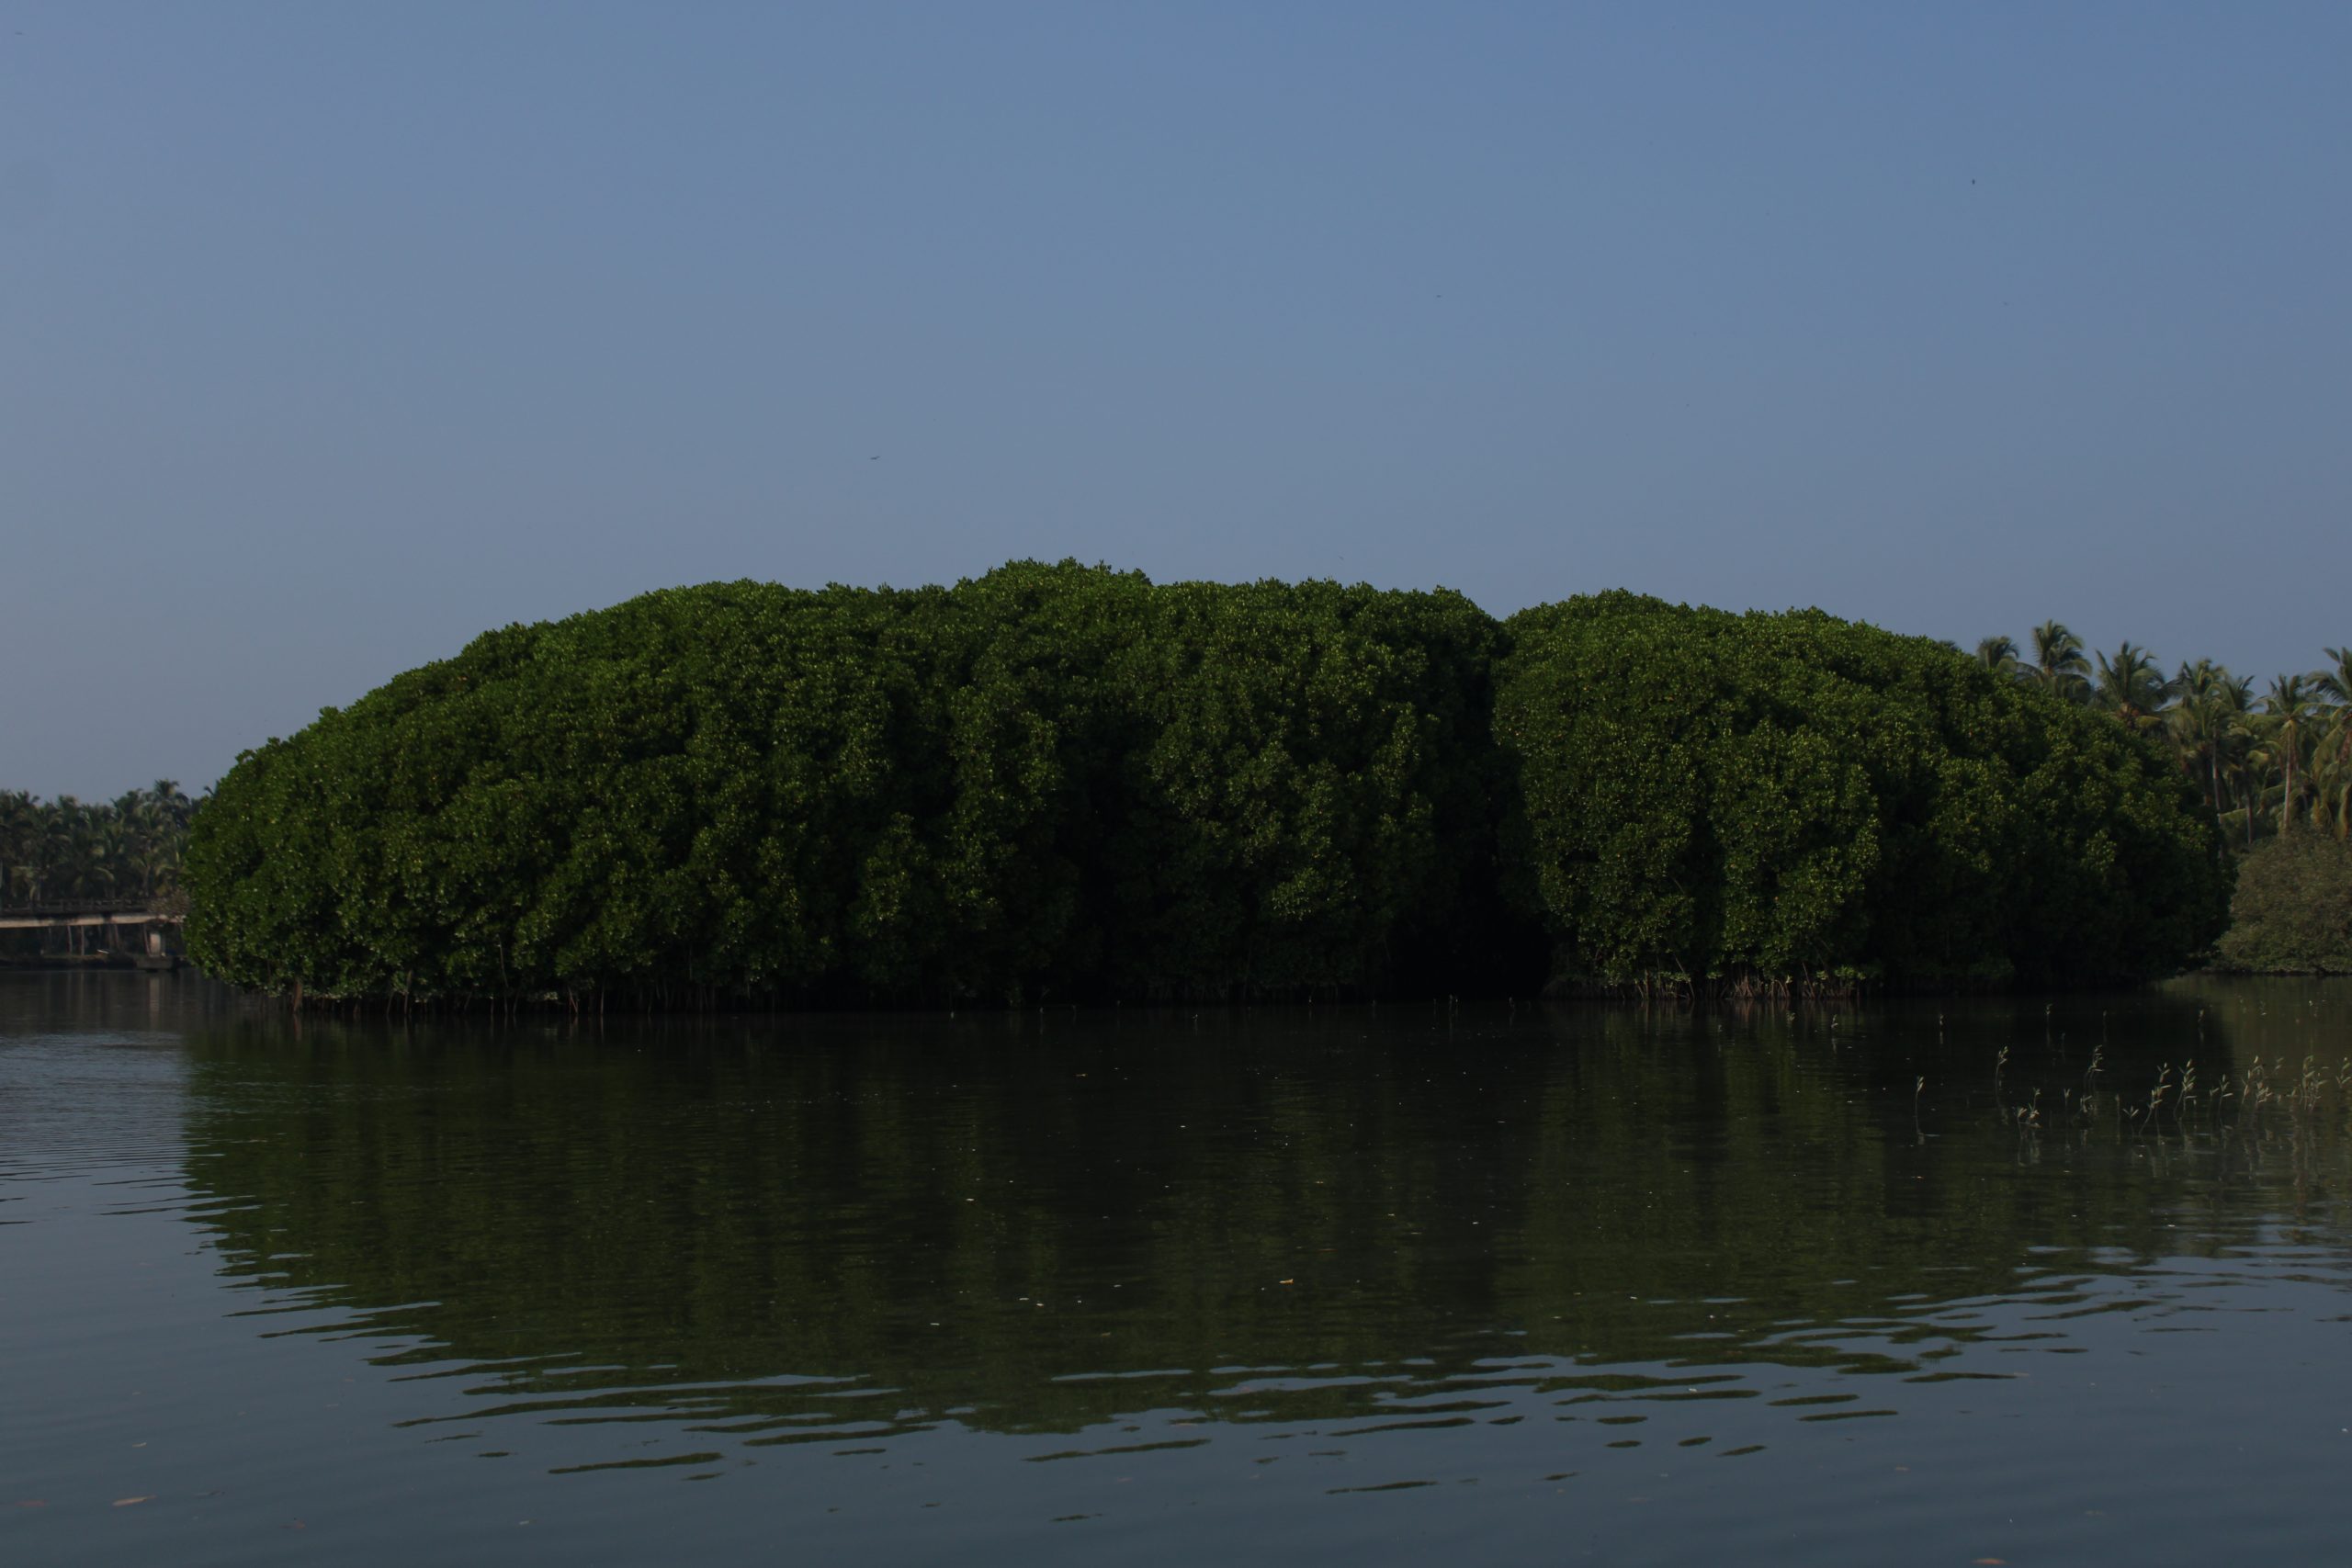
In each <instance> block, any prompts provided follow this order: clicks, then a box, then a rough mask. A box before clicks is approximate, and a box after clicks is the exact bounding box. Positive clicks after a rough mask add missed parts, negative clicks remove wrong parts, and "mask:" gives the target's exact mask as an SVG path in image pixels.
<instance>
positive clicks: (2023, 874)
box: [1496, 593, 2227, 984]
mask: <svg viewBox="0 0 2352 1568" xmlns="http://www.w3.org/2000/svg"><path fill="white" fill-rule="evenodd" d="M1508 630H1509V632H1510V636H1511V637H1512V638H1513V643H1514V646H1513V649H1512V651H1511V653H1510V657H1509V658H1508V659H1507V660H1506V661H1505V663H1504V665H1503V667H1502V671H1501V673H1500V675H1499V678H1498V703H1497V716H1496V725H1497V731H1498V735H1499V736H1500V737H1501V739H1502V741H1503V744H1504V746H1505V748H1506V750H1508V751H1509V752H1510V755H1511V757H1512V759H1513V761H1514V763H1515V773H1516V776H1517V777H1518V779H1519V780H1520V781H1521V787H1522V790H1523V795H1524V814H1525V815H1524V822H1523V827H1522V829H1521V832H1520V834H1519V845H1518V848H1519V852H1518V854H1517V855H1516V856H1515V857H1514V858H1515V859H1516V860H1517V861H1518V862H1519V863H1520V865H1521V887H1520V892H1521V897H1522V898H1523V899H1524V900H1525V901H1526V902H1527V904H1528V905H1529V906H1531V907H1532V908H1536V909H1538V910H1540V911H1541V913H1542V914H1543V916H1544V919H1546V920H1547V921H1548V923H1549V924H1550V927H1551V929H1552V931H1553V932H1554V934H1555V937H1556V939H1557V941H1558V942H1559V953H1560V964H1561V967H1562V969H1563V970H1564V972H1565V973H1566V975H1567V976H1570V977H1573V978H1579V979H1584V980H1589V981H1592V982H1598V983H1602V984H1623V983H1627V982H1632V981H1638V980H1641V979H1643V978H1644V977H1645V976H1661V975H1663V976H1674V977H1675V978H1676V979H1677V980H1678V981H1682V982H1690V981H1700V980H1714V981H1718V982H1721V981H1732V982H1737V981H1740V980H1744V979H1746V980H1757V981H1761V982H1764V983H1768V984H1779V983H1786V982H1802V981H1804V980H1805V979H1808V978H1811V979H1821V978H1825V977H1826V978H1840V977H1848V978H1849V977H1856V976H1874V977H1883V978H1884V979H1887V980H1891V981H1897V982H1904V983H1915V984H1917V983H1929V984H1932V983H1948V982H1952V981H1961V980H2008V979H2016V980H2022V981H2027V982H2030V983H2070V982H2086V981H2109V980H2123V979H2131V978H2138V977H2144V976H2154V975H2161V974H2165V973H2169V972H2171V971H2172V970H2174V969H2177V967H2179V966H2180V965H2181V964H2183V963H2184V962H2186V961H2187V960H2188V957H2189V956H2190V955H2191V954H2193V953H2197V952H2198V951H2199V949H2201V948H2202V947H2203V946H2204V945H2205V944H2206V943H2207V942H2210V941H2211V939H2212V937H2213V935H2214V934H2215V933H2216V931H2219V929H2220V925H2221V919H2222V908H2223V903H2224V900H2225V898H2226V897H2227V883H2226V874H2225V871H2224V869H2223V867H2222V864H2221V863H2220V858H2219V855H2218V852H2217V845H2216V843H2215V835H2214V831H2213V829H2212V827H2211V822H2210V819H2208V818H2206V817H2205V816H2204V815H2203V814H2202V812H2201V810H2200V808H2199V803H2198V801H2197V800H2196V798H2195V796H2194V795H2193V793H2191V792H2190V791H2189V790H2188V787H2187V786H2186V785H2185V784H2183V783H2182V782H2181V781H2180V780H2179V778H2178V777H2177V774H2176V773H2175V772H2174V771H2173V770H2172V768H2171V766H2170V764H2169V763H2168V762H2167V761H2166V760H2165V758H2163V757H2162V756H2161V755H2159V754H2158V753H2157V752H2156V751H2155V750H2154V749H2153V748H2152V747H2150V746H2149V745H2147V744H2146V743H2143V741H2141V740H2139V739H2135V738H2134V737H2133V736H2132V735H2131V734H2130V733H2128V732H2127V731H2125V730H2124V729H2123V728H2120V727H2119V726H2117V725H2115V724H2113V723H2112V722H2110V721H2109V720H2107V719H2105V718H2103V717H2101V716H2098V715H2097V714H2094V713H2090V712H2086V711H2084V710H2082V709H2080V708H2078V707H2076V706H2075V705H2072V704H2071V703H2070V702H2069V701H2067V700H2066V699H2065V698H2064V697H2062V696H2059V695H2057V694H2054V693H2052V694H2045V693H2044V692H2042V691H2041V690H2038V689H2035V688H2030V687H2027V686H2024V685H2020V684H2019V683H2018V682H2015V681H2013V680H2009V679H2006V678H2004V677H2003V676H2002V675H2001V674H2000V673H1999V672H1997V671H1996V670H1995V669H1992V668H1988V667H1987V665H1986V663H1985V660H1983V659H1982V658H1970V657H1968V656H1966V655H1962V654H1959V653H1956V652H1954V651H1953V650H1952V649H1950V648H1948V647H1946V646H1944V645H1941V644H1938V643H1934V642H1930V641H1928V640H1927V639H1925V638H1917V637H1897V636H1894V635H1892V634H1889V633H1886V632H1883V631H1880V630H1878V629H1876V628H1874V627H1871V626H1858V625H1854V624H1851V623H1848V622H1841V621H1838V620H1836V619H1834V618H1832V617H1830V616H1828V615H1822V614H1820V613H1819V612H1817V611H1807V612H1795V613H1790V614H1786V615H1762V614H1754V615H1731V614H1726V613H1724V612H1722V611H1715V610H1693V609H1689V608H1685V607H1680V606H1676V605H1669V604H1664V603H1661V602H1660V601H1657V600H1655V599H1647V598H1643V597H1640V596H1637V595H1634V594H1630V593H1608V594H1602V595H1600V596H1597V597H1593V598H1583V599H1572V600H1569V601H1567V602H1566V603H1565V604H1551V605H1544V606H1542V607H1539V608H1537V609H1532V610H1529V611H1525V612H1523V613H1521V615H1517V616H1515V617H1513V618H1512V620H1511V621H1510V623H1509V625H1508ZM2077 657H2079V656H2077Z"/></svg>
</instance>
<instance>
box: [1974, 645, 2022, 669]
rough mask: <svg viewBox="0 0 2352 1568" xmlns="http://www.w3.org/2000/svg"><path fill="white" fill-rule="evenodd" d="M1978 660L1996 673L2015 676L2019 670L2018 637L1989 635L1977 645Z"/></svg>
mask: <svg viewBox="0 0 2352 1568" xmlns="http://www.w3.org/2000/svg"><path fill="white" fill-rule="evenodd" d="M1976 662H1977V663H1979V664H1982V665H1983V666H1985V669H1987V670H1990V671H1993V672H1994V673H1995V674H1996V675H2007V676H2010V677H2012V678H2014V677H2015V676H2016V674H2017V672H2018V644H2017V638H2015V637H1986V638H1985V639H1984V640H1983V641H1981V642H1979V643H1978V644H1977V645H1976Z"/></svg>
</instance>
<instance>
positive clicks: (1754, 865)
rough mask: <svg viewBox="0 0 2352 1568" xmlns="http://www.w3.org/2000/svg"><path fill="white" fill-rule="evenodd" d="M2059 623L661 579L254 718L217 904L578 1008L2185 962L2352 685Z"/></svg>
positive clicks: (1389, 598) (1522, 985)
mask: <svg viewBox="0 0 2352 1568" xmlns="http://www.w3.org/2000/svg"><path fill="white" fill-rule="evenodd" d="M2044 632H2045V633H2048V634H2052V635H2049V636H2047V637H2038V638H2037V653H2038V654H2039V655H2040V657H2039V658H2038V659H2036V660H2030V661H2029V660H2023V659H2020V658H2019V657H2018V655H2017V654H2016V652H2015V650H2014V649H2008V648H2007V647H2006V646H2005V645H2001V644H1999V643H1998V639H1996V642H1995V643H1991V644H1988V645H1987V646H1986V647H1985V649H1980V650H1979V652H1978V654H1977V655H1976V656H1974V657H1971V656H1970V655H1968V654H1965V653H1963V652H1962V651H1961V650H1959V649H1955V648H1953V647H1951V645H1948V644H1943V643H1939V642H1936V641H1933V640H1930V639H1927V638H1922V637H1904V636H1899V635H1896V634H1893V633H1889V632H1886V631H1883V630H1880V629H1878V628H1875V627H1871V626H1865V625H1859V624H1853V623H1848V622H1843V621H1839V620H1837V619H1835V618H1834V617H1831V616H1828V615H1823V614H1820V613H1818V612H1810V611H1806V612H1790V613H1785V614H1761V613H1752V614H1731V613H1726V612H1720V611H1713V610H1705V609H1691V608H1689V607H1685V606H1679V605H1674V604H1666V603H1663V602H1661V601H1657V600H1655V599H1648V598H1643V597H1640V596H1637V595H1634V594H1629V593H1606V594H1600V595H1597V596H1591V597H1585V598H1577V599H1570V600H1567V601H1566V602H1563V603H1559V604H1547V605H1542V606H1538V607H1536V608H1533V609H1530V610H1527V611H1524V612H1521V614H1519V615H1514V616H1511V617H1510V618H1509V619H1507V620H1498V619H1497V618H1495V617H1493V616H1490V615H1487V614H1486V613H1485V612H1483V611H1482V610H1480V609H1479V608H1478V607H1477V606H1476V605H1475V604H1472V603H1471V602H1469V601H1468V600H1467V599H1464V598H1463V597H1462V596H1460V595H1459V594H1455V593H1452V592H1442V591H1439V592H1394V591H1383V590H1375V589H1373V588H1370V587H1365V586H1362V585H1358V586H1352V587H1351V586H1343V585H1340V584H1339V583H1335V582H1329V581H1307V582H1300V583H1284V582H1274V581H1266V582H1255V583H1245V584H1237V585H1225V584H1213V583H1201V582H1177V583H1160V584H1156V583H1153V582H1151V581H1148V579H1146V578H1145V577H1143V576H1142V575H1141V574H1139V573H1133V572H1119V571H1114V570H1107V569H1103V568H1087V567H1081V566H1079V565H1076V564H1074V563H1068V562H1065V563H1062V564H1060V565H1043V564H1037V563H1015V564H1012V565H1009V566H1007V567H1004V568H1002V569H1001V570H996V571H993V572H990V573H989V574H987V575H986V576H983V577H980V578H977V579H973V580H968V581H963V582H959V583H957V584H956V585H955V586H954V587H952V588H940V587H927V588H918V589H908V590H892V589H858V588H845V587H832V588H827V589H824V590H821V591H804V590H796V589H788V588H784V587H779V586H775V585H771V584H763V583H756V582H733V583H717V584H709V585H706V586H702V587H695V588H686V589H675V590H665V591H662V592H654V593H649V594H646V595H644V596H642V597H639V598H637V599H634V600H631V601H629V602H628V603H626V604H620V605H617V606H615V607H613V608H611V609H607V610H604V611H599V612H594V613H592V614H586V615H576V616H573V617H571V618H570V619H567V620H563V621H560V622H553V623H546V624H540V625H533V626H508V627H505V628H503V629H501V630H498V631H493V632H491V633H488V634H486V635H484V636H482V637H479V638H477V639H476V640H475V641H474V642H473V643H472V644H470V645H469V646H468V647H467V648H466V649H463V650H462V651H460V652H459V653H458V654H457V655H456V656H455V657H454V658H451V659H448V660H443V661H440V662H437V663H434V664H430V665H427V666H425V667H424V668H422V669H419V670H415V671H410V672H408V673H406V674H403V675H401V676H399V677H397V678H396V679H394V680H393V681H391V682H389V683H387V684H386V685H385V686H383V687H381V688H379V690H377V691H375V692H373V693H370V694H368V695H367V696H365V697H363V698H361V699H360V700H359V701H357V702H356V703H354V704H353V705H350V706H349V707H347V708H343V709H329V710H327V711H325V712H323V713H322V715H321V716H320V717H319V719H318V720H317V722H315V723H314V724H312V725H311V726H309V727H308V728H305V729H303V730H302V731H300V733H298V734H296V735H294V736H292V737H290V738H288V739H279V740H273V741H271V742H269V743H268V744H267V745H266V746H263V747H261V748H259V749H257V750H253V751H250V752H248V753H246V754H244V755H243V757H242V758H241V759H240V760H239V761H238V763H237V765H236V766H235V767H234V768H233V769H232V771H231V772H230V773H229V774H228V775H227V776H226V777H224V778H223V779H222V780H221V781H220V784H219V785H218V787H217V789H216V791H215V793H214V795H212V796H211V797H210V798H209V800H208V801H207V802H206V804H205V806H204V807H203V809H201V810H200V811H198V813H197V815H196V818H195V821H194V824H193V827H192V830H191V833H190V836H189V840H188V843H187V855H186V880H187V886H188V889H189V891H190V894H191V895H192V908H191V914H190V919H189V925H188V943H189V948H190V951H191V953H193V954H194V955H195V956H196V957H197V958H198V961H199V962H200V963H201V964H203V965H204V966H205V967H206V968H207V969H208V970H209V971H210V972H211V973H213V974H215V975H216V976H220V977H222V978H225V979H229V980H232V981H234V982H236V983H238V984H240V985H243V986H246V987H256V988H260V989H264V990H267V991H271V992H276V993H292V994H295V995H298V996H307V997H310V998H378V999H386V1000H390V999H406V1000H409V1001H412V1002H415V1001H444V1002H467V1001H483V1000H503V1001H506V1002H510V1003H512V1002H520V1001H526V1000H527V1001H534V1002H541V1003H554V1004H557V1005H563V1006H570V1007H575V1008H583V1009H601V1008H604V1007H606V1006H621V1007H662V1006H671V1007H674V1006H681V1005H686V1006H710V1005H727V1004H741V1003H749V1004H762V1003H769V1004H783V1005H795V1004H797V1005H840V1004H859V1003H888V1004H914V1005H955V1004H957V1003H960V1002H977V1003H987V1004H1001V1003H1010V1002H1036V1001H1044V1000H1047V999H1052V1000H1071V1001H1079V1000H1093V1001H1104V1000H1115V999H1129V998H1132V999H1138V1000H1155V999H1156V1000H1167V999H1179V998H1252V997H1259V998H1302V999H1315V998H1336V997H1366V996H1368V997H1380V996H1387V995H1403V996H1418V997H1427V996H1430V995H1442V994H1471V993H1476V992H1487V993H1496V992H1515V993H1518V994H1527V993H1530V992H1532V991H1534V990H1536V989H1538V988H1541V987H1545V986H1547V985H1548V986H1550V987H1554V988H1555V989H1560V988H1566V989H1578V988H1589V989H1596V990H1600V989H1615V988H1652V989H1657V988H1663V989H1670V990H1690V989H1728V990H1748V989H1761V990H1781V989H1807V988H1826V989H1850V988H1855V987H1867V986H1883V987H1953V986H1965V987H1988V986H2002V985H2032V986H2067V985H2081V984H2105V983H2118V982H2129V981H2133V980H2139V979H2144V978H2148V977H2152V976H2161V975H2165V974H2169V973H2173V972H2176V971H2177V970H2179V969H2180V968H2182V967H2183V966H2184V965H2186V964H2189V963H2191V962H2193V961H2196V960H2198V959H2199V958H2200V957H2202V956H2204V955H2205V954H2207V953H2209V952H2210V950H2211V945H2212V943H2213V942H2214V941H2215V939H2216V938H2217V936H2219V935H2220V933H2221V932H2222V930H2223V928H2224V926H2225V925H2226V923H2227V919H2228V908H2229V898H2230V895H2231V890H2232V887H2233V881H2234V878H2235V873H2236V864H2235V861H2236V858H2237V856H2238V855H2239V853H2240V852H2243V850H2244V849H2245V845H2246V843H2247V841H2248V840H2249V838H2251V839H2252V840H2253V841H2255V842H2256V843H2259V842H2262V841H2264V840H2267V839H2268V838H2271V837H2275V836H2277V835H2278V832H2279V830H2280V829H2282V828H2283V829H2290V830H2292V831H2306V830H2307V831H2310V832H2312V833H2328V832H2333V833H2337V834H2340V833H2341V832H2342V829H2343V826H2344V822H2345V817H2346V810H2345V801H2344V797H2343V796H2342V794H2341V790H2340V783H2341V779H2342V775H2343V771H2344V762H2343V759H2342V757H2341V755H2340V753H2341V751H2342V750H2343V743H2344V740H2345V737H2346V724H2345V714H2346V711H2347V709H2346V705H2345V704H2344V702H2343V700H2342V696H2341V694H2340V692H2339V691H2337V690H2336V689H2335V687H2334V686H2333V685H2331V684H2330V683H2329V678H2325V677H2306V678H2300V683H2299V684H2296V685H2295V686H2294V687H2293V688H2292V690H2291V692H2290V696H2293V697H2294V698H2295V700H2296V701H2297V702H2299V703H2300V704H2301V705H2300V706H2299V707H2294V708H2293V709H2292V710H2291V711H2290V712H2289V713H2287V714H2285V715H2284V716H2279V717H2278V718H2275V719H2274V718H2273V717H2271V716H2270V715H2269V713H2268V712H2267V710H2266V709H2264V708H2262V707H2260V706H2258V705H2256V704H2255V703H2254V701H2253V700H2252V699H2251V697H2250V694H2248V691H2247V689H2246V688H2245V687H2243V686H2241V685H2238V684H2235V683H2233V682H2229V681H2228V680H2227V678H2226V674H2225V672H2222V673H2216V672H2215V671H2214V667H2212V666H2211V665H2200V666H2198V667H2197V668H2196V670H2195V671H2186V672H2185V673H2184V676H2183V680H2182V682H2181V683H2178V684H2177V683H2176V682H2171V681H2160V680H2156V679H2155V678H2154V676H2153V673H2152V670H2153V666H2152V665H2143V664H2141V663H2136V662H2134V660H2133V657H2132V656H2133V655H2134V654H2135V652H2136V650H2133V649H2131V648H2130V646H2129V645H2126V649H2124V651H2123V653H2122V654H2121V655H2119V657H2118V660H2115V661H2113V662H2112V663H2110V661H2109V660H2101V661H2100V669H2099V674H2098V679H2093V678H2092V677H2091V676H2090V675H2089V674H2087V673H2086V671H2087V668H2088V666H2087V660H2085V659H2084V656H2083V655H2082V652H2081V650H2080V647H2079V645H2078V644H2076V643H2075V642H2074V641H2073V639H2072V637H2071V634H2065V633H2064V627H2062V626H2055V624H2054V623H2053V624H2052V626H2049V627H2045V628H2044ZM2138 658H2139V659H2140V660H2144V659H2145V656H2144V655H2143V654H2142V655H2138ZM2199 671H2202V672H2203V677H2204V681H2205V683H2204V684H2203V685H2199V684H2197V683H2196V682H2195V681H2193V680H2191V679H2190V677H2191V676H2194V675H2197V674H2198V672H2199ZM2233 694H2234V695H2235V699H2236V705H2235V706H2234V707H2230V706H2229V704H2230V702H2231V700H2232V695H2233ZM2282 700H2283V699H2282ZM2331 748H2334V750H2330V749H2331ZM2331 790H2335V791H2336V793H2335V794H2334V795H2331V794H2330V793H2329V791H2331Z"/></svg>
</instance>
